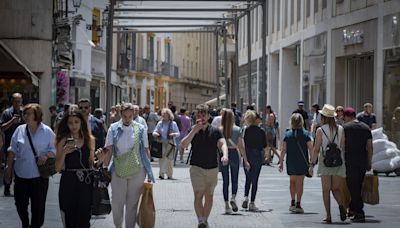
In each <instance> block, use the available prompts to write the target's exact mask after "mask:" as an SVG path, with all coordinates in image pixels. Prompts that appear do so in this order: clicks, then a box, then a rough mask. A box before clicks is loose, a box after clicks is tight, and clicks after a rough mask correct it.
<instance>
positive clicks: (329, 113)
mask: <svg viewBox="0 0 400 228" xmlns="http://www.w3.org/2000/svg"><path fill="white" fill-rule="evenodd" d="M318 112H319V113H321V115H323V116H326V117H335V116H336V115H337V114H336V112H335V107H333V106H332V105H330V104H325V105H324V107H323V108H322V110H319V111H318Z"/></svg>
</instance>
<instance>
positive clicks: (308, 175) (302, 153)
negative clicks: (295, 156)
mask: <svg viewBox="0 0 400 228" xmlns="http://www.w3.org/2000/svg"><path fill="white" fill-rule="evenodd" d="M292 133H293V130H292ZM293 137H294V138H295V140H296V143H297V147H298V148H299V150H300V153H301V155H302V156H303V159H304V162H305V163H306V165H307V167H309V166H310V164H309V162H308V160H307V158H306V156H305V155H304V151H303V148H301V146H300V143H299V140H298V139H297V136H295V135H294V133H293ZM305 176H306V177H308V178H311V177H312V175H311V174H310V172H309V171H308V170H307V173H306V174H305Z"/></svg>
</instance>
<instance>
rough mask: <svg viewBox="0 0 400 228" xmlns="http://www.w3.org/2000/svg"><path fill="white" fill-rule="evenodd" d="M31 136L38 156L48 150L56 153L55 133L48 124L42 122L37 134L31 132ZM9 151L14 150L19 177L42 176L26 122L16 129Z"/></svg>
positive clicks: (15, 168)
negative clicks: (30, 142)
mask: <svg viewBox="0 0 400 228" xmlns="http://www.w3.org/2000/svg"><path fill="white" fill-rule="evenodd" d="M31 137H32V144H33V146H34V147H35V150H36V153H37V155H38V156H43V155H45V154H47V153H48V152H53V153H54V154H55V153H56V148H55V146H54V138H55V134H54V132H53V131H52V130H51V128H50V127H48V126H47V125H45V124H43V123H40V125H39V127H38V129H37V130H36V132H35V134H34V135H32V134H31ZM8 151H12V152H13V153H14V154H15V158H14V159H15V163H14V171H15V173H16V174H17V176H18V177H21V178H26V179H32V178H36V177H40V174H39V170H38V167H37V164H36V160H35V156H34V155H33V152H32V149H31V145H30V144H29V139H28V135H27V132H26V124H23V125H20V126H19V127H18V128H17V129H16V130H15V132H14V134H13V136H12V138H11V143H10V147H9V148H8Z"/></svg>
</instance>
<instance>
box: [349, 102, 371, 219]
mask: <svg viewBox="0 0 400 228" xmlns="http://www.w3.org/2000/svg"><path fill="white" fill-rule="evenodd" d="M343 115H344V121H345V124H344V126H343V127H344V134H345V151H346V153H345V161H346V181H347V186H348V188H349V191H350V196H351V201H350V205H349V215H350V216H351V215H354V218H352V221H353V222H365V214H364V211H363V207H364V205H363V201H362V197H361V188H362V184H363V181H364V176H365V173H366V171H367V170H368V171H369V170H371V160H372V135H371V131H370V129H369V127H368V126H367V125H366V124H365V123H363V122H360V121H358V120H357V119H356V112H355V110H354V109H353V108H351V107H348V108H346V109H345V110H344V113H343Z"/></svg>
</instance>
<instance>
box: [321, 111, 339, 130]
mask: <svg viewBox="0 0 400 228" xmlns="http://www.w3.org/2000/svg"><path fill="white" fill-rule="evenodd" d="M321 124H322V125H324V124H328V126H329V130H330V132H331V134H333V133H334V132H337V130H338V126H337V124H336V120H335V117H327V116H324V115H322V114H321Z"/></svg>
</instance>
